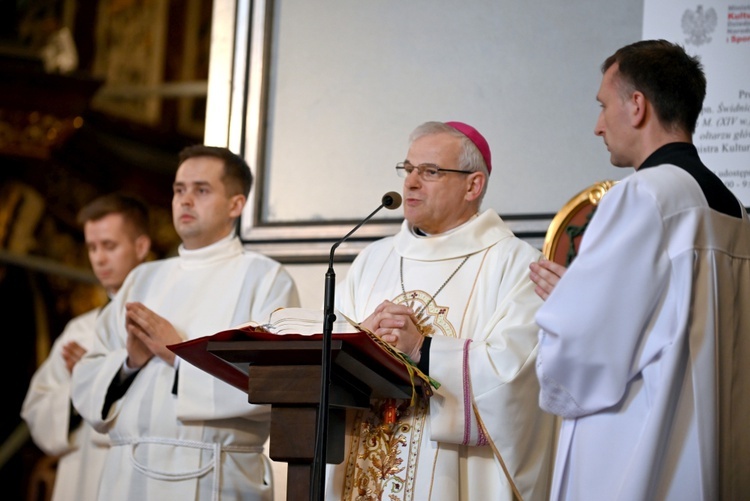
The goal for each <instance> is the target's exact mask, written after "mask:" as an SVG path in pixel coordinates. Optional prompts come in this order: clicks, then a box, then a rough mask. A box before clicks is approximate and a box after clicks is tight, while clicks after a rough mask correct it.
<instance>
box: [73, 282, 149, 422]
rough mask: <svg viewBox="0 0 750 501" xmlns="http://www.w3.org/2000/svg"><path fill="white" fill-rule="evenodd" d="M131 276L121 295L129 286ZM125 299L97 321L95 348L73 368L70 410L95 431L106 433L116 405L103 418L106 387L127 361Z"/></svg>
mask: <svg viewBox="0 0 750 501" xmlns="http://www.w3.org/2000/svg"><path fill="white" fill-rule="evenodd" d="M134 276H135V273H134V272H131V273H130V275H129V276H128V278H127V279H126V280H125V283H124V284H123V286H122V288H121V290H120V292H122V291H123V290H124V289H126V288H127V287H128V286H129V284H132V283H133V281H132V279H133V278H134ZM123 297H124V295H123V294H118V295H117V296H115V298H114V299H113V300H112V301H111V302H110V303H109V304H108V305H107V307H106V308H104V309H103V310H102V312H101V314H100V315H99V318H97V321H96V324H95V328H94V331H95V333H96V336H95V338H94V344H93V346H92V347H91V349H90V350H89V351H87V352H86V354H85V355H84V356H83V358H82V359H81V360H80V361H79V362H78V363H77V364H76V365H75V367H74V368H73V375H72V391H71V398H72V400H73V406H74V407H75V408H76V410H77V411H78V412H79V414H81V416H82V417H83V419H85V420H86V421H87V422H88V423H89V424H90V425H91V426H92V427H93V428H94V429H95V430H96V431H98V432H100V433H107V432H108V430H109V428H110V426H111V424H112V422H113V421H114V418H115V416H116V413H117V412H118V410H119V406H118V405H117V403H115V405H113V406H112V408H111V409H110V411H109V414H108V415H107V416H104V417H103V416H102V409H103V407H104V401H105V398H106V396H107V391H108V390H109V386H110V384H111V383H112V381H113V380H114V378H115V377H118V374H119V372H120V368H121V367H122V365H123V364H124V363H125V360H126V359H127V357H128V352H127V349H126V347H125V346H126V345H125V341H126V336H127V334H126V333H125V315H124V312H125V306H124V300H123Z"/></svg>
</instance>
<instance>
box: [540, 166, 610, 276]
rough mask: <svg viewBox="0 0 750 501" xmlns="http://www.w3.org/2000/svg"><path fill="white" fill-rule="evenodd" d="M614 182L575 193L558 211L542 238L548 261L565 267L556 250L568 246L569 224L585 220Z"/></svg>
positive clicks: (603, 183)
mask: <svg viewBox="0 0 750 501" xmlns="http://www.w3.org/2000/svg"><path fill="white" fill-rule="evenodd" d="M615 183H616V181H609V180H607V181H600V182H598V183H594V184H592V185H591V186H589V187H587V188H586V189H584V190H582V191H580V192H579V193H577V194H576V195H575V196H574V197H573V198H571V199H570V200H569V201H568V202H567V203H566V204H565V205H563V207H562V209H560V210H559V211H558V212H557V214H555V217H553V218H552V221H551V222H550V224H549V227H548V228H547V233H546V235H545V236H544V245H543V247H542V252H543V253H544V255H545V257H546V258H547V259H549V260H550V261H555V262H558V263H559V264H563V265H567V264H569V263H565V262H560V258H559V255H558V250H559V248H560V243H561V242H563V241H566V245H570V244H571V242H570V240H571V239H570V237H569V236H568V234H567V232H566V230H567V229H568V227H570V226H571V223H574V222H577V221H576V220H579V219H583V220H585V219H586V218H587V217H588V215H589V214H590V212H591V211H592V210H593V209H594V208H595V207H596V206H597V205H598V204H599V201H600V200H601V199H602V197H603V196H604V194H605V193H606V192H607V191H609V189H610V188H612V186H614V185H615ZM573 245H574V246H575V249H576V250H577V248H578V246H577V242H573Z"/></svg>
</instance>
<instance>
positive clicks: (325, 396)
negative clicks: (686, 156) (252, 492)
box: [310, 194, 400, 501]
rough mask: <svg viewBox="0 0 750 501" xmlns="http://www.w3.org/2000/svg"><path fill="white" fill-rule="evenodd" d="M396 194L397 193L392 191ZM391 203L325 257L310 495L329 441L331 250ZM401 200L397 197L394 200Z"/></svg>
mask: <svg viewBox="0 0 750 501" xmlns="http://www.w3.org/2000/svg"><path fill="white" fill-rule="evenodd" d="M394 195H395V196H396V197H398V194H394ZM393 203H394V200H393V198H392V196H391V194H386V195H384V196H383V200H382V203H381V204H380V206H379V207H378V208H377V209H375V210H374V211H372V212H371V213H370V215H369V216H367V217H366V218H364V219H363V220H362V222H360V223H359V224H358V225H357V226H355V227H354V228H352V230H351V231H350V232H349V233H347V234H346V235H344V237H343V238H342V239H340V240H339V241H338V242H336V243H334V244H333V245H332V246H331V254H330V256H329V257H328V271H327V272H326V281H325V295H324V296H323V354H322V358H321V373H320V407H319V408H318V422H317V433H316V439H315V457H314V459H313V468H312V476H313V478H312V481H311V482H310V499H311V500H318V501H322V500H323V498H324V497H325V483H326V482H325V479H326V468H325V465H326V446H327V442H328V409H329V404H328V401H329V393H330V387H331V337H332V335H333V323H334V322H335V321H336V314H335V313H334V309H333V305H334V300H335V297H336V292H335V291H336V273H335V272H334V271H333V254H334V252H335V251H336V248H338V246H339V245H341V244H342V243H343V242H344V241H346V239H347V238H349V237H350V236H351V235H352V233H354V232H355V231H357V230H358V229H359V227H360V226H362V225H363V224H365V223H366V222H367V221H369V220H370V218H372V216H374V215H375V214H376V213H377V212H378V211H379V210H380V209H382V208H383V207H386V206H388V207H389V208H390V206H391V205H392V204H393ZM397 203H398V204H400V197H399V200H398V202H397ZM394 208H395V207H394Z"/></svg>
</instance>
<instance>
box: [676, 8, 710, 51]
mask: <svg viewBox="0 0 750 501" xmlns="http://www.w3.org/2000/svg"><path fill="white" fill-rule="evenodd" d="M717 21H718V18H717V16H716V10H714V8H713V7H711V8H709V9H708V10H703V6H702V5H699V6H698V7H696V9H695V10H690V9H688V10H686V11H685V13H684V14H682V31H683V32H684V33H685V34H686V35H687V36H688V37H687V39H686V40H685V43H688V44H693V45H703V44H704V43H708V42H710V41H711V37H710V36H708V35H710V34H711V33H713V31H714V30H715V29H716V23H717Z"/></svg>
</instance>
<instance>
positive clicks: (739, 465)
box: [537, 165, 750, 501]
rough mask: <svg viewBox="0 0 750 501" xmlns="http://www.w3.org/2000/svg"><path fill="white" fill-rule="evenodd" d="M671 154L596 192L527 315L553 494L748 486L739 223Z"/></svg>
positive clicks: (724, 490) (725, 493)
mask: <svg viewBox="0 0 750 501" xmlns="http://www.w3.org/2000/svg"><path fill="white" fill-rule="evenodd" d="M743 216H744V219H738V218H733V217H730V216H727V215H724V214H721V213H719V212H716V211H713V210H711V209H710V208H709V207H708V205H707V203H706V199H705V196H704V195H703V193H702V191H701V188H700V187H699V185H698V184H697V183H696V182H695V180H694V179H693V177H692V176H690V175H689V174H688V173H687V172H685V171H684V170H682V169H680V168H678V167H675V166H673V165H661V166H657V167H651V168H647V169H642V170H639V171H637V172H636V173H634V174H633V175H631V176H629V177H627V178H625V179H624V180H623V181H621V182H620V183H618V184H617V185H615V186H614V187H613V188H612V189H611V190H610V191H609V192H607V194H606V195H605V196H604V198H603V199H602V201H601V203H600V204H599V207H598V209H597V212H596V214H595V215H594V217H593V219H592V220H591V223H590V224H589V227H588V228H587V230H586V233H585V235H584V238H583V241H582V243H581V247H580V251H579V254H578V257H576V259H575V261H574V262H573V263H572V265H571V266H570V268H569V269H568V270H567V272H566V274H565V275H564V276H563V278H562V280H561V281H560V282H559V283H558V285H557V287H556V288H555V290H554V291H553V293H552V294H551V295H550V297H549V299H548V300H547V301H546V303H545V304H544V306H542V308H541V309H540V310H539V312H538V314H537V321H538V323H539V326H540V328H541V329H542V330H541V332H540V338H541V340H540V350H539V356H538V368H537V371H538V375H539V380H540V384H541V393H540V404H541V406H542V407H543V408H545V409H547V410H548V411H550V412H554V413H556V414H558V415H560V416H562V417H563V418H565V419H563V423H562V427H561V432H560V439H559V441H560V442H559V448H558V452H557V459H556V464H555V475H554V480H553V487H552V499H553V500H558V499H560V500H576V501H585V500H601V499H607V500H613V501H614V500H627V501H634V500H635V501H637V500H665V499H668V500H679V501H684V500H686V499H690V500H694V499H700V500H716V499H727V500H730V499H731V500H733V499H742V498H743V496H747V495H749V494H750V474H749V473H750V464H748V456H749V455H750V438H749V437H750V433H748V431H747V423H748V422H750V372H748V367H749V365H748V363H749V361H750V226H749V224H748V220H747V215H746V214H744V211H743Z"/></svg>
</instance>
